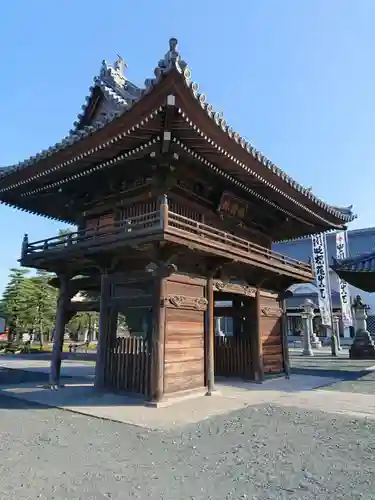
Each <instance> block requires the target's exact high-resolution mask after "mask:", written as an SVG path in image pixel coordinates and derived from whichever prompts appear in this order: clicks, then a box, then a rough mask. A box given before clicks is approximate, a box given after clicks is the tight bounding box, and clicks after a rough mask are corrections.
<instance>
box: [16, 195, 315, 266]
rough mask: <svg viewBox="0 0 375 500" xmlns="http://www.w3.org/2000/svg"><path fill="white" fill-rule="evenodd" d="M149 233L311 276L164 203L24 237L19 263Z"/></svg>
mask: <svg viewBox="0 0 375 500" xmlns="http://www.w3.org/2000/svg"><path fill="white" fill-rule="evenodd" d="M152 233H159V234H160V233H169V234H174V235H176V236H180V237H181V238H183V239H189V240H190V241H194V242H196V243H198V244H203V245H206V246H211V247H212V248H213V249H215V248H220V249H221V250H224V251H226V252H228V254H229V253H232V254H237V255H242V256H243V257H245V258H251V259H252V260H254V261H256V262H259V263H263V264H264V263H266V264H271V265H272V264H273V265H275V266H278V267H280V266H281V267H283V266H290V267H293V268H294V269H296V270H298V271H300V272H303V273H308V274H311V273H312V271H311V266H310V264H308V263H305V262H301V261H298V260H296V259H292V258H290V257H286V256H285V255H282V254H279V253H277V252H273V251H272V250H269V249H267V248H265V247H262V246H261V245H257V244H256V243H251V242H250V241H247V240H244V239H242V238H239V237H238V236H235V235H233V234H230V233H227V232H225V231H221V230H220V229H216V228H214V227H211V226H208V225H206V224H203V223H201V222H198V221H196V220H193V219H189V218H187V217H184V216H182V215H179V214H177V213H175V212H171V211H170V210H169V209H168V204H167V202H166V201H163V202H162V203H161V205H160V208H159V210H156V211H153V212H149V213H146V214H142V215H137V216H135V217H129V218H127V219H124V220H120V221H113V222H111V224H107V225H102V226H99V227H98V228H96V229H92V228H89V229H84V230H82V231H77V232H74V233H70V234H66V235H63V236H56V237H54V238H48V239H46V240H40V241H35V242H32V243H29V241H28V237H27V235H25V238H24V241H23V244H22V256H21V260H22V259H24V258H25V257H28V256H33V255H35V254H39V253H42V252H46V251H49V250H54V249H55V250H62V249H65V248H69V247H72V246H76V245H80V246H85V245H86V246H89V247H92V246H95V245H102V244H103V243H104V240H105V243H107V242H112V241H116V240H129V239H133V238H139V237H141V236H143V235H148V234H152Z"/></svg>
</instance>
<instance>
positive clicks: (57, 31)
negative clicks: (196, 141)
mask: <svg viewBox="0 0 375 500" xmlns="http://www.w3.org/2000/svg"><path fill="white" fill-rule="evenodd" d="M374 19H375V2H374V0H356V1H353V0H303V1H301V0H237V1H236V2H229V3H228V2H224V1H221V0H205V1H202V0H200V1H197V0H189V1H188V2H187V1H186V2H177V1H176V0H158V1H151V0H143V1H142V0H139V1H137V2H127V1H120V0H107V1H106V2H103V1H99V0H91V1H88V0H53V1H51V0H37V1H34V2H31V1H29V0H13V1H8V2H3V3H2V5H1V12H0V46H1V48H2V61H1V78H0V115H1V125H0V144H1V149H0V165H9V164H13V163H16V162H18V161H21V160H23V159H25V158H27V157H28V156H30V155H33V154H35V153H37V152H38V151H40V150H41V149H44V148H47V147H49V146H50V145H53V144H54V143H55V142H57V141H59V140H60V139H61V138H63V137H64V136H65V135H66V134H67V132H68V131H69V129H70V128H71V126H72V123H73V122H74V120H75V118H76V115H77V114H78V113H79V111H80V108H81V105H82V104H83V103H84V100H85V96H86V95H87V94H88V88H89V86H90V85H91V83H92V79H93V77H94V76H95V75H96V74H97V73H98V71H99V69H100V63H101V61H102V59H107V60H109V61H110V62H112V61H113V60H114V59H115V58H116V54H117V53H119V54H121V55H122V56H123V58H124V59H125V60H126V62H127V64H128V66H129V67H128V70H127V76H128V78H129V79H130V80H132V81H134V82H135V83H137V84H139V85H142V84H143V81H144V79H145V78H147V77H150V76H152V75H153V69H154V67H155V65H156V63H157V61H158V60H159V59H160V58H161V57H162V56H163V55H164V53H165V52H166V50H167V48H168V39H169V38H170V37H171V36H175V37H177V38H178V39H179V42H180V52H181V54H182V56H183V57H184V59H185V60H186V61H187V62H188V64H189V66H190V67H191V68H192V71H193V79H194V80H196V81H197V82H198V83H199V84H200V88H201V90H202V91H203V92H205V93H206V94H207V96H208V100H209V102H211V103H212V104H213V105H214V107H215V109H218V110H223V111H224V114H225V117H226V119H227V121H228V122H229V123H230V124H231V125H232V126H233V128H234V129H235V130H238V131H239V132H240V133H241V134H242V135H244V136H246V137H247V138H248V139H249V140H251V141H252V142H253V143H254V145H255V146H256V147H257V148H258V149H260V150H261V151H262V152H264V153H265V154H266V155H267V156H268V157H269V158H270V159H272V160H273V161H274V162H275V163H276V164H278V165H279V166H280V167H281V168H283V169H284V170H286V171H287V172H288V173H289V174H290V175H292V176H293V177H294V178H296V180H298V181H299V182H300V183H302V184H303V185H305V186H306V187H309V186H312V187H313V190H314V192H315V193H316V194H317V195H319V196H320V197H322V198H323V199H324V200H326V201H328V202H329V203H331V204H336V205H349V204H351V203H353V204H354V206H355V210H356V212H357V213H358V214H359V219H358V221H356V222H355V223H353V224H352V227H353V228H354V227H366V226H371V225H374V224H375V220H374V216H373V214H374V208H373V207H374V205H373V198H374V180H375V171H374V165H373V153H372V151H373V148H374V144H375V140H374V135H375V128H374V120H375V63H374V60H375V59H374V57H375V56H374V50H375V30H374ZM60 227H63V225H61V224H58V223H51V222H50V221H48V220H45V219H43V218H38V217H36V216H31V215H27V214H25V213H23V212H18V211H15V210H11V209H9V208H6V207H3V206H0V230H1V234H2V239H1V241H2V245H1V250H0V291H1V290H2V289H3V286H4V285H5V283H6V280H7V274H8V268H9V267H11V266H14V265H15V264H16V261H17V259H18V258H19V254H20V246H21V240H22V236H23V234H24V232H28V233H29V236H30V239H32V240H38V239H41V238H43V237H50V236H53V235H54V234H55V233H56V232H57V230H58V229H59V228H60Z"/></svg>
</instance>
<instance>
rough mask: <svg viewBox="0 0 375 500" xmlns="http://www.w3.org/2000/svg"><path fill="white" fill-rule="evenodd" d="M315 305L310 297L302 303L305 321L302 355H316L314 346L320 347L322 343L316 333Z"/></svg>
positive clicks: (303, 319)
mask: <svg viewBox="0 0 375 500" xmlns="http://www.w3.org/2000/svg"><path fill="white" fill-rule="evenodd" d="M314 308H315V305H314V303H313V302H312V301H311V300H310V299H306V300H305V302H304V303H303V304H302V305H301V309H302V311H303V312H302V321H303V351H302V356H314V353H313V350H312V348H313V347H314V348H315V349H320V348H321V347H322V344H321V342H320V340H319V339H318V337H317V336H316V335H315V333H314V327H313V319H314Z"/></svg>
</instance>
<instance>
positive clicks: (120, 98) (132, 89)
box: [0, 38, 356, 223]
mask: <svg viewBox="0 0 375 500" xmlns="http://www.w3.org/2000/svg"><path fill="white" fill-rule="evenodd" d="M125 67H126V65H125V63H124V61H123V60H122V59H121V58H118V59H117V61H116V63H115V64H114V65H113V66H109V65H108V64H107V63H106V62H105V61H104V62H103V64H102V69H101V71H100V75H99V76H98V77H96V78H95V79H94V86H93V87H92V88H91V90H90V95H89V96H88V97H87V98H86V100H87V103H89V102H90V99H91V96H92V93H93V91H94V88H95V86H99V87H100V88H101V90H102V92H103V94H104V96H105V103H104V106H103V108H102V109H101V112H100V113H99V116H98V117H96V118H95V120H94V121H93V122H92V123H90V125H87V126H83V127H82V128H80V120H81V119H82V117H83V115H84V111H85V109H86V106H87V104H86V105H84V106H83V114H80V115H79V116H78V121H77V122H76V123H75V124H74V127H75V128H74V129H73V130H71V131H70V133H69V135H68V136H66V137H65V138H63V139H62V140H61V141H60V142H58V143H56V144H55V145H54V146H52V147H50V148H48V149H46V150H43V151H41V152H40V153H38V154H37V155H35V156H32V157H30V158H28V159H27V160H25V161H23V162H20V163H18V164H16V165H10V166H8V167H2V168H1V169H0V179H1V178H2V177H4V176H6V175H9V174H11V173H12V172H14V171H17V170H20V169H23V168H26V167H28V166H30V165H33V164H35V163H37V162H38V161H39V160H41V159H43V158H46V157H48V156H52V155H53V154H55V153H56V152H57V151H60V150H63V149H65V148H67V147H69V146H71V145H72V144H73V143H75V142H78V141H80V140H81V139H83V138H84V137H86V136H88V135H91V134H93V133H94V132H95V131H96V130H98V129H100V128H103V127H105V126H106V125H107V124H108V123H109V122H111V121H112V120H114V119H115V118H117V117H118V116H120V115H122V114H123V113H126V112H127V111H128V110H129V109H130V108H131V107H132V106H133V105H134V103H135V102H137V101H139V100H140V99H141V98H142V96H143V95H144V94H146V93H148V92H150V91H151V90H152V89H153V88H154V87H155V86H156V85H157V84H158V83H159V81H160V80H161V79H162V78H163V76H164V75H165V74H167V73H168V72H169V71H171V70H176V71H178V72H179V73H180V74H181V77H182V80H183V82H184V83H185V84H186V85H187V87H188V88H189V89H190V91H191V92H192V94H193V96H194V98H195V99H197V101H198V102H199V104H200V105H201V106H202V108H203V109H204V110H205V111H206V113H207V114H208V116H209V117H210V118H211V119H212V120H213V121H214V122H215V123H216V125H217V126H218V127H219V128H221V130H223V131H224V132H225V133H226V134H228V136H229V137H230V138H231V139H232V140H233V141H235V142H236V143H237V144H239V145H240V146H241V147H242V148H243V149H245V150H246V151H247V152H248V153H249V155H251V156H252V157H253V158H255V159H256V160H257V161H258V162H259V163H260V164H262V165H263V166H264V168H266V169H268V170H270V171H272V172H273V174H275V175H276V176H278V177H280V178H281V179H282V180H283V181H284V182H285V184H287V185H290V186H292V187H293V188H294V189H295V190H296V191H297V192H299V193H301V194H302V195H304V196H305V197H306V199H309V200H311V201H313V203H314V204H316V205H317V206H319V207H321V208H323V209H324V210H326V211H327V212H328V213H330V214H332V215H333V216H334V217H336V218H338V219H340V220H342V221H343V222H344V223H345V222H349V221H351V220H353V219H354V218H355V217H356V216H355V215H354V214H353V212H352V211H351V208H352V207H348V208H338V207H333V206H331V205H328V204H327V203H325V202H324V201H322V200H321V199H319V198H318V197H316V196H315V195H314V194H313V193H312V192H311V189H310V188H305V187H303V186H301V185H300V184H299V183H298V182H296V181H295V180H294V179H292V178H291V177H290V176H289V175H288V174H286V173H285V172H284V171H283V170H281V169H280V168H279V167H278V166H277V165H275V164H274V163H273V162H272V161H270V160H269V159H268V158H267V157H266V156H265V155H264V154H263V153H261V152H260V151H258V150H256V149H255V147H254V146H253V145H252V144H251V143H249V142H248V141H247V140H246V139H245V138H244V137H242V136H241V135H240V134H239V133H238V132H236V131H234V130H233V128H232V127H231V126H229V125H228V124H227V121H226V120H225V118H224V116H223V114H222V112H215V111H214V110H213V107H212V105H211V104H209V103H208V102H207V101H206V96H205V95H204V94H202V93H200V92H199V91H198V90H199V85H198V84H197V83H195V82H193V81H192V79H191V71H190V69H189V68H188V66H187V64H186V62H185V61H184V60H183V59H182V58H181V56H180V54H179V52H178V49H177V40H176V39H175V38H171V39H170V41H169V50H168V52H167V53H166V54H165V56H164V58H163V59H161V60H160V61H159V63H158V65H157V66H156V68H155V70H154V75H155V77H154V78H151V79H147V80H146V81H145V87H144V88H143V89H140V88H138V87H136V86H135V85H134V84H132V83H131V82H129V80H127V78H126V77H125V76H124V69H125ZM267 183H268V181H267ZM13 187H14V186H9V187H7V188H4V189H2V191H7V190H9V189H12V188H13Z"/></svg>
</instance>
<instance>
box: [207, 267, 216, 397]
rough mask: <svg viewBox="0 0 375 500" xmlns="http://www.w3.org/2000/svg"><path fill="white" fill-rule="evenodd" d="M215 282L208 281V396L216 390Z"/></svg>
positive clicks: (209, 279) (211, 279)
mask: <svg viewBox="0 0 375 500" xmlns="http://www.w3.org/2000/svg"><path fill="white" fill-rule="evenodd" d="M214 309H215V302H214V281H213V278H212V277H209V278H208V280H207V317H206V350H207V351H206V352H207V362H206V380H207V396H211V395H212V393H213V391H214V390H215V359H214V356H215V331H214V330H215V329H214Z"/></svg>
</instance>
